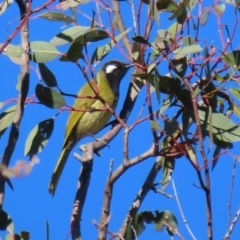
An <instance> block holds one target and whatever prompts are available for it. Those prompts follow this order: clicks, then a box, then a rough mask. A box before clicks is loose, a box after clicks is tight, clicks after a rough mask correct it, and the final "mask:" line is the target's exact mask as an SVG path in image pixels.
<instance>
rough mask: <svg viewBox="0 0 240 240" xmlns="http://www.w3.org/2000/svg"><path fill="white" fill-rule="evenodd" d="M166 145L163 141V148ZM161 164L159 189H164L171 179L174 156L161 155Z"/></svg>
mask: <svg viewBox="0 0 240 240" xmlns="http://www.w3.org/2000/svg"><path fill="white" fill-rule="evenodd" d="M164 147H167V145H166V144H165V143H163V148H164ZM160 161H161V163H160V164H161V166H162V169H163V179H162V181H161V185H162V187H161V189H164V188H165V187H166V186H167V185H168V183H169V181H170V180H171V176H172V172H173V170H174V167H175V158H174V157H163V156H162V157H161V160H160Z"/></svg>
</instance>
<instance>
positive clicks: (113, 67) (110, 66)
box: [106, 64, 117, 73]
mask: <svg viewBox="0 0 240 240" xmlns="http://www.w3.org/2000/svg"><path fill="white" fill-rule="evenodd" d="M116 68H117V66H116V65H113V64H112V65H108V66H107V67H106V73H112V72H113V71H114V70H115V69H116Z"/></svg>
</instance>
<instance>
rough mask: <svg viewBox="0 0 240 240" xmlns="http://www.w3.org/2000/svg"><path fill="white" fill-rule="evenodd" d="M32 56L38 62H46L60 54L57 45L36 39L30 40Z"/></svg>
mask: <svg viewBox="0 0 240 240" xmlns="http://www.w3.org/2000/svg"><path fill="white" fill-rule="evenodd" d="M30 47H31V53H30V58H31V60H32V61H34V62H37V63H44V62H47V61H50V60H52V59H54V58H55V57H56V56H58V55H59V54H60V52H59V51H58V50H57V49H56V48H55V46H54V45H53V44H51V43H48V42H41V41H35V42H30Z"/></svg>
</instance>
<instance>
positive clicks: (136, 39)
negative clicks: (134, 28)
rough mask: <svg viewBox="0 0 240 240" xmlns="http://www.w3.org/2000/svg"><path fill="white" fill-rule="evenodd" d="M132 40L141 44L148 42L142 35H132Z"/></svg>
mask: <svg viewBox="0 0 240 240" xmlns="http://www.w3.org/2000/svg"><path fill="white" fill-rule="evenodd" d="M132 40H133V41H135V42H137V43H141V44H149V42H148V41H147V40H146V39H145V38H144V37H142V36H136V37H133V38H132Z"/></svg>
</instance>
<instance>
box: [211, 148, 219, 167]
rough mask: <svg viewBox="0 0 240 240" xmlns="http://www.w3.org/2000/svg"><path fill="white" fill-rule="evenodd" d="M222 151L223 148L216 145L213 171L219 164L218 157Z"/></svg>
mask: <svg viewBox="0 0 240 240" xmlns="http://www.w3.org/2000/svg"><path fill="white" fill-rule="evenodd" d="M220 153H221V148H220V147H218V146H216V148H215V151H214V153H213V162H212V171H213V170H214V168H215V167H216V166H217V163H218V159H219V157H220Z"/></svg>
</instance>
